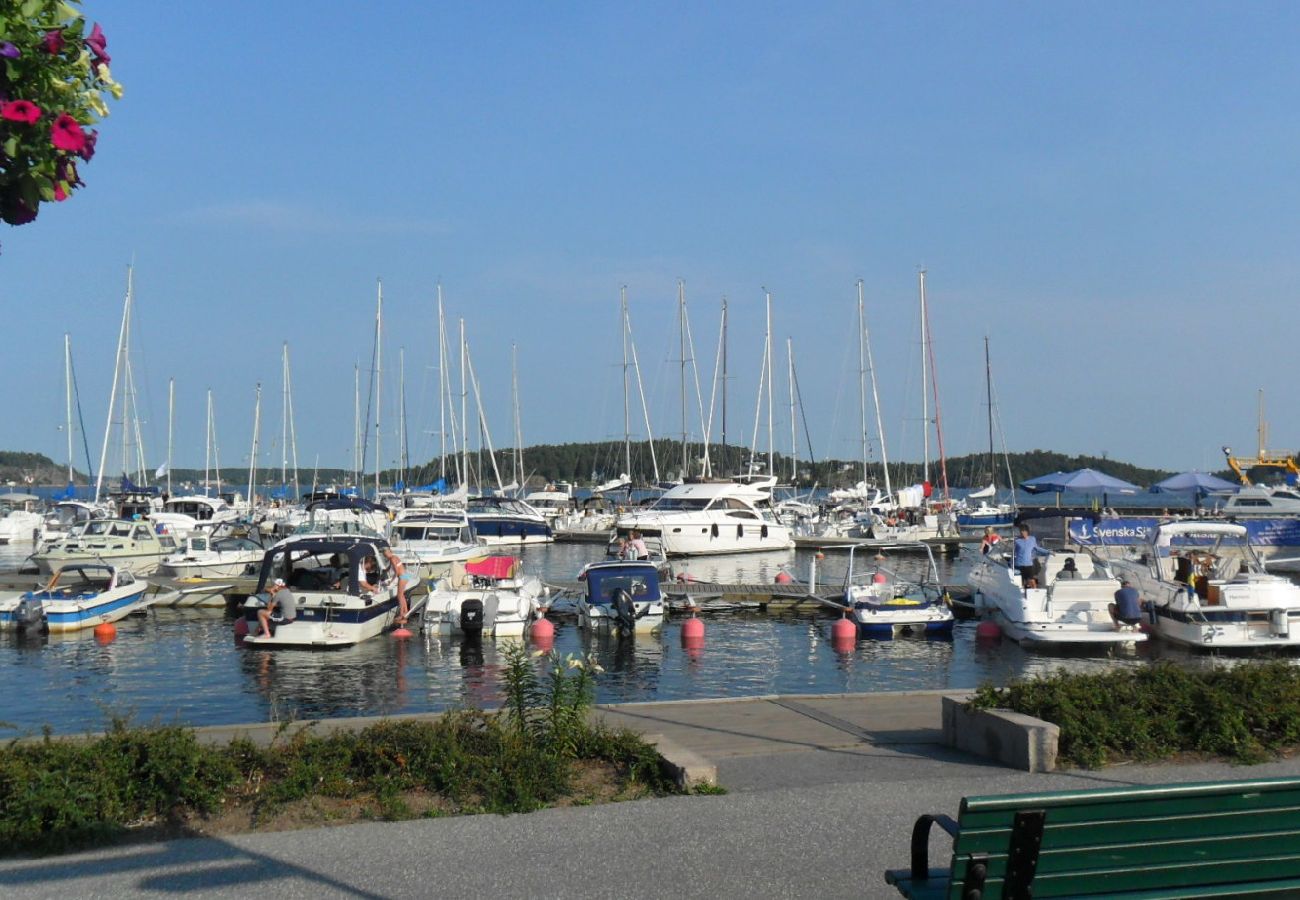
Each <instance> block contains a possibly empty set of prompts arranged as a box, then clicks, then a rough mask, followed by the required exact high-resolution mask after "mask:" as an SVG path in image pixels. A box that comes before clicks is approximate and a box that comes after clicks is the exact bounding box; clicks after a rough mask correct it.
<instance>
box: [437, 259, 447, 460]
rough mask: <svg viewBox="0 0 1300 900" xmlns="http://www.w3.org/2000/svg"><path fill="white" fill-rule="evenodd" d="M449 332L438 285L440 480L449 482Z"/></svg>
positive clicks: (440, 289)
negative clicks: (447, 391) (447, 388)
mask: <svg viewBox="0 0 1300 900" xmlns="http://www.w3.org/2000/svg"><path fill="white" fill-rule="evenodd" d="M446 384H447V331H446V323H445V321H444V320H443V314H442V284H441V283H440V284H439V285H438V478H439V479H440V480H441V481H442V482H443V483H444V484H445V483H446V481H447V393H446Z"/></svg>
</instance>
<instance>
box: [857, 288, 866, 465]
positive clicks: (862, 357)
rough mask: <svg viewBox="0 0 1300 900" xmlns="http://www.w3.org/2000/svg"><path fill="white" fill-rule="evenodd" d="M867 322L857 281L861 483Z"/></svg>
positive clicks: (864, 433) (863, 458)
mask: <svg viewBox="0 0 1300 900" xmlns="http://www.w3.org/2000/svg"><path fill="white" fill-rule="evenodd" d="M866 342H867V320H866V313H865V310H864V308H863V302H862V279H861V278H859V279H858V407H859V418H860V420H861V422H862V483H863V484H866V481H867V368H866V366H867V362H866V351H865V346H866Z"/></svg>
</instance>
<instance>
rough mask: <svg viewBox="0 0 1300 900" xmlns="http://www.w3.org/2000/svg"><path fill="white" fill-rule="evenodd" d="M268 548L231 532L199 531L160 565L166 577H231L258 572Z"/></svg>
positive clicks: (160, 571)
mask: <svg viewBox="0 0 1300 900" xmlns="http://www.w3.org/2000/svg"><path fill="white" fill-rule="evenodd" d="M265 553H266V548H265V547H263V546H262V545H261V544H260V543H258V542H257V541H255V540H253V539H252V538H249V537H244V536H242V535H238V534H234V533H231V532H230V531H212V532H209V531H198V532H194V533H191V534H190V535H189V537H186V538H184V539H183V540H182V541H181V544H180V547H179V548H178V549H177V550H176V552H175V553H169V554H168V555H167V556H164V557H163V558H162V562H160V563H159V564H158V570H157V572H156V574H157V575H159V576H160V577H163V578H178V579H185V578H231V577H234V576H237V575H252V574H255V573H256V572H257V571H258V566H259V565H260V564H261V562H262V557H263V556H264V555H265Z"/></svg>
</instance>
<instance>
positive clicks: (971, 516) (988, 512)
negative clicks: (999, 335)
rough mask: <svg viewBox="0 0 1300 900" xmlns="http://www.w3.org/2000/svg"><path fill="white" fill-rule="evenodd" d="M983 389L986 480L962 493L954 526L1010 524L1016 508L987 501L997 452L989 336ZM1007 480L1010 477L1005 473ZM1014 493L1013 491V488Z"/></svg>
mask: <svg viewBox="0 0 1300 900" xmlns="http://www.w3.org/2000/svg"><path fill="white" fill-rule="evenodd" d="M984 392H985V402H986V404H987V406H988V422H989V484H988V487H984V488H981V489H979V490H978V491H971V492H970V493H969V494H967V495H966V501H967V502H966V507H965V508H964V509H962V510H960V511H959V512H958V513H957V527H959V528H970V529H976V528H986V527H988V526H993V527H995V528H996V527H1005V526H1007V525H1010V524H1011V522H1012V520H1014V519H1015V515H1016V509H1015V506H1014V505H1012V504H1010V503H989V502H988V501H989V500H994V499H996V498H997V495H998V481H997V471H998V468H997V455H996V452H997V451H996V450H995V449H994V447H993V369H992V366H991V365H990V363H989V339H988V338H987V337H985V338H984ZM1007 480H1008V482H1010V477H1009V476H1008V479H1007ZM1013 495H1014V492H1013ZM971 500H976V501H979V502H978V505H977V506H974V507H971V506H970V504H969V501H971Z"/></svg>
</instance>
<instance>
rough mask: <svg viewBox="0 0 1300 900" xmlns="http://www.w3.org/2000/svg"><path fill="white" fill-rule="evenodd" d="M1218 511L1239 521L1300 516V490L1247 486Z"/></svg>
mask: <svg viewBox="0 0 1300 900" xmlns="http://www.w3.org/2000/svg"><path fill="white" fill-rule="evenodd" d="M1218 511H1219V512H1220V513H1222V514H1223V515H1225V516H1232V517H1234V518H1238V519H1250V518H1264V517H1267V518H1277V517H1291V516H1300V490H1297V489H1296V488H1293V487H1266V486H1264V485H1247V486H1245V487H1242V488H1240V489H1239V490H1238V491H1237V492H1236V493H1235V494H1229V495H1228V496H1227V497H1225V498H1224V499H1223V505H1222V506H1220V507H1219V510H1218Z"/></svg>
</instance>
